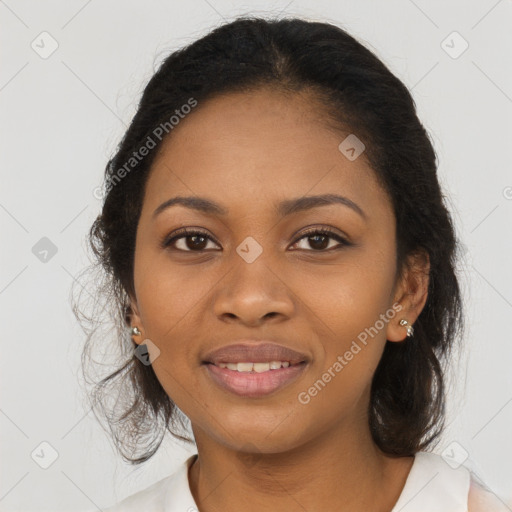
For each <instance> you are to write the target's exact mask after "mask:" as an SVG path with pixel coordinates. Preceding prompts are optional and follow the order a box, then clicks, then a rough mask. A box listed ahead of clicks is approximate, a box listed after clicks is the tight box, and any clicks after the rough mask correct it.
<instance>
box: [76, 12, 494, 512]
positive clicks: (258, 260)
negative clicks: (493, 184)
mask: <svg viewBox="0 0 512 512" xmlns="http://www.w3.org/2000/svg"><path fill="white" fill-rule="evenodd" d="M436 167H437V164H436V156H435V153H434V150H433V147H432V144H431V142H430V140H429V138H428V135H427V133H426V131H425V129H424V127H423V126H422V124H421V123H420V121H419V120H418V118H417V115H416V112H415V105H414V102H413V99H412V98H411V95H410V93H409V92H408V90H407V88H406V87H405V86H404V85H403V84H402V83H401V82H400V81H399V80H398V79H397V78H396V77H395V76H394V75H393V74H392V73H391V72H390V71H389V70H388V69H387V68H386V67H385V65H384V64H383V63H382V62H381V61H380V60H379V59H378V58H377V57H376V56H375V55H374V54H373V53H372V52H370V51H369V50H368V49H366V48H365V47H364V46H362V45H361V44H360V43H359V42H357V41H356V40H355V39H354V38H353V37H351V36H350V35H349V34H347V33H346V32H345V31H344V30H342V29H340V28H338V27H336V26H333V25H331V24H327V23H317V22H307V21H304V20H300V19H284V20H264V19H257V18H239V19H237V20H236V21H234V22H232V23H228V24H225V25H223V26H221V27H219V28H217V29H215V30H213V31H212V32H211V33H209V34H208V35H206V36H205V37H203V38H201V39H200V40H198V41H196V42H194V43H193V44H191V45H189V46H188V47H186V48H184V49H182V50H179V51H177V52H175V53H173V54H171V55H170V56H169V57H168V58H167V59H166V60H165V61H164V62H163V64H162V65H161V66H160V68H159V69H158V71H157V72H156V73H155V75H154V76H153V77H152V78H151V80H150V81H149V83H148V85H147V87H146V88H145V91H144V94H143V96H142V99H141V101H140V104H139V107H138V111H137V113H136V115H135V117H134V119H133V121H132V123H131V125H130V127H129V128H128V130H127V132H126V134H125V136H124V138H123V140H122V142H121V144H120V145H119V148H118V150H117V153H116V154H115V156H114V157H113V158H112V159H111V160H110V161H109V163H108V165H107V168H106V182H105V187H104V194H105V198H104V204H103V209H102V212H101V215H100V216H99V217H98V218H97V219H96V221H95V223H94V225H93V227H92V229H91V233H90V236H91V245H92V247H93V249H94V252H95V254H96V256H97V257H98V261H99V262H100V264H101V265H102V268H103V269H104V271H105V276H106V281H105V284H106V287H107V288H106V290H105V289H104V290H103V292H102V293H104V295H103V296H104V297H108V298H109V300H112V298H113V299H114V300H115V306H116V307H117V312H118V317H117V318H118V322H119V325H120V327H121V328H122V330H120V343H121V347H122V350H123V353H124V355H125V356H126V357H127V362H125V364H124V365H123V366H122V367H121V368H119V369H118V370H117V371H116V372H115V373H113V374H111V375H109V376H107V377H106V378H105V379H104V380H103V381H102V382H100V384H99V386H98V387H97V389H96V393H95V400H96V399H98V403H99V404H100V405H103V410H104V413H105V414H106V416H107V418H108V421H109V426H110V428H111V431H112V432H113V434H114V439H115V441H116V443H117V445H118V448H119V450H120V452H121V454H122V455H123V457H124V458H125V459H126V460H128V461H130V462H133V463H135V464H138V463H141V462H144V461H145V460H147V459H149V458H150V457H151V456H152V455H153V454H154V453H155V452H156V450H157V449H158V447H159V445H160V443H161V441H162V436H163V435H164V433H165V430H166V429H168V430H169V431H170V432H171V433H173V435H175V437H177V438H179V439H185V440H188V441H189V442H191V443H194V442H195V444H196V446H197V454H195V455H193V456H191V457H190V458H189V459H188V460H187V461H185V462H184V463H183V464H182V466H181V467H180V469H179V470H178V471H177V472H176V473H175V474H173V475H170V476H169V477H167V478H165V479H163V480H161V481H160V482H157V483H156V484H154V485H153V486H151V487H149V488H148V489H146V490H144V491H141V492H139V493H136V494H134V495H132V496H130V497H129V498H127V499H126V500H124V501H123V502H121V503H118V504H117V505H115V506H114V507H112V508H109V509H108V510H109V511H111V512H114V511H115V512H118V511H128V510H152V511H157V510H158V511H164V510H165V511H167V512H170V511H177V510H180V511H185V510H197V509H198V510H200V511H201V512H210V511H217V510H222V511H223V512H230V511H234V510H238V509H239V508H240V506H243V509H244V510H246V511H253V510H254V511H256V510H258V511H260V510H286V511H295V510H297V511H299V510H300V511H304V510H307V511H316V510H337V511H341V510H350V511H351V512H358V511H363V510H364V511H368V510H371V511H375V512H377V511H379V512H389V511H393V512H398V511H401V512H412V511H415V512H434V511H436V512H441V511H450V512H455V511H459V510H460V511H463V510H464V511H465V510H468V507H469V510H470V511H472V512H475V511H480V510H491V508H489V507H490V506H491V505H492V506H493V507H494V508H492V510H499V505H500V502H499V500H497V499H495V501H494V502H493V503H494V504H491V501H487V505H484V501H483V500H484V499H488V500H490V498H492V497H493V495H492V494H491V493H490V492H486V491H484V489H483V488H482V487H480V486H478V485H477V483H476V479H475V478H474V476H473V475H472V474H471V473H470V471H469V470H468V469H467V468H466V467H464V466H463V465H461V464H460V463H457V461H456V460H455V462H454V460H449V457H448V459H447V458H446V457H441V456H439V455H435V454H433V453H431V452H429V451H428V450H429V448H431V447H432V446H433V445H434V443H435V441H436V440H438V438H439V436H440V434H441V432H442V430H443V420H444V403H445V389H444V378H443V375H444V371H445V368H446V362H447V361H448V356H449V355H450V351H451V348H452V347H453V345H454V343H455V340H456V338H457V335H458V334H459V333H460V331H461V329H462V327H463V321H462V311H461V309H462V308H461V297H460V290H459V284H458V281H457V277H456V275H455V264H456V256H457V249H458V241H457V239H456V236H455V233H454V227H453V224H452V221H451V218H450V214H449V212H448V211H447V209H446V207H445V204H444V202H443V195H442V192H441V189H440V186H439V182H438V179H437V175H436ZM108 292H111V293H108ZM122 322H124V324H122ZM91 338H92V334H91ZM130 338H131V340H130ZM88 348H90V347H88ZM86 354H87V351H86V352H85V353H84V357H85V358H86V359H87V357H88V356H87V355H86ZM109 386H110V387H109ZM112 387H113V388H114V391H115V392H116V393H117V394H120V398H121V400H120V401H116V406H115V408H114V409H113V410H110V409H108V407H107V406H106V402H107V397H110V396H112V395H113V393H114V391H112ZM116 390H117V391H116ZM119 404H122V405H124V409H123V408H121V409H120V408H119V407H120V406H119ZM181 412H183V413H184V415H185V417H186V418H185V417H184V416H183V415H182V414H181ZM185 419H188V420H190V425H191V429H192V432H193V437H194V439H190V438H187V437H186V436H184V435H182V433H181V430H180V427H183V425H184V420H185ZM461 448H462V447H460V445H459V449H461ZM457 456H458V455H457V453H455V455H454V458H455V459H457Z"/></svg>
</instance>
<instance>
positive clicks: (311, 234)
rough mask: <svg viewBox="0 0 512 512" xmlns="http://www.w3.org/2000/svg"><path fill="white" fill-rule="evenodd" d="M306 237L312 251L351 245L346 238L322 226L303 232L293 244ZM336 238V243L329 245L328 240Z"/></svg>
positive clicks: (323, 250) (325, 250)
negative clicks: (332, 245)
mask: <svg viewBox="0 0 512 512" xmlns="http://www.w3.org/2000/svg"><path fill="white" fill-rule="evenodd" d="M303 239H306V240H307V243H308V244H309V246H310V247H312V249H306V250H312V251H313V252H315V251H316V252H327V250H336V249H340V248H341V247H343V246H348V245H351V244H350V243H349V242H347V240H345V239H344V238H343V237H341V236H340V235H338V234H337V233H335V232H334V231H332V230H330V229H327V228H323V229H318V228H316V229H313V230H310V231H308V232H306V233H305V234H303V235H302V236H301V237H300V238H299V239H298V240H297V241H296V242H295V243H294V244H293V245H296V244H297V243H298V242H299V241H301V240H303ZM333 240H336V241H337V242H338V245H337V246H336V245H335V246H334V248H333V247H329V243H330V241H333Z"/></svg>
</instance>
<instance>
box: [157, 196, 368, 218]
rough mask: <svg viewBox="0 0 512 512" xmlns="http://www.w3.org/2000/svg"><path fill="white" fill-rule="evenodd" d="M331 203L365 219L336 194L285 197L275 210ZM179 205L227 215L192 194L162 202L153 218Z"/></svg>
mask: <svg viewBox="0 0 512 512" xmlns="http://www.w3.org/2000/svg"><path fill="white" fill-rule="evenodd" d="M332 204H341V205H344V206H347V207H348V208H351V209H352V210H353V211H355V212H356V213H358V214H359V215H360V216H361V217H362V218H363V219H365V220H367V218H368V217H367V215H366V213H365V212H364V211H363V209H362V208H361V207H360V206H359V205H358V204H356V203H354V201H352V200H351V199H349V198H348V197H344V196H340V195H337V194H322V195H317V196H303V197H298V198H295V199H286V200H284V201H281V202H280V203H279V204H278V205H277V207H276V212H277V214H278V215H279V216H280V217H286V216H288V215H292V214H294V213H297V212H302V211H305V210H310V209H312V208H316V207H318V206H327V205H332ZM176 205H181V206H184V207H185V208H190V209H193V210H197V211H200V212H202V213H206V214H209V215H220V216H226V215H228V213H229V212H228V210H226V209H225V208H224V207H222V206H221V205H220V204H218V203H216V202H214V201H212V200H210V199H207V198H205V197H194V196H177V197H173V198H171V199H168V200H167V201H165V202H163V203H162V204H161V205H160V206H158V207H157V208H156V209H155V211H154V212H153V218H155V217H156V216H157V215H158V214H160V213H161V212H163V211H164V210H166V209H167V208H170V207H171V206H176Z"/></svg>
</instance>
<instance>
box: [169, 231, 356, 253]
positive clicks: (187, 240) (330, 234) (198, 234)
mask: <svg viewBox="0 0 512 512" xmlns="http://www.w3.org/2000/svg"><path fill="white" fill-rule="evenodd" d="M303 239H307V240H308V243H309V244H310V246H312V247H313V249H306V250H309V251H310V252H326V251H327V250H337V249H340V248H341V247H343V246H350V245H352V244H351V243H350V242H348V241H347V240H345V239H344V238H343V237H342V236H340V235H339V234H338V233H336V232H335V231H333V230H332V229H330V228H322V229H320V228H311V229H309V230H307V231H306V232H304V233H303V234H302V236H301V237H300V238H298V239H297V240H296V241H295V242H294V243H293V245H297V244H298V243H299V242H300V241H301V240H303ZM329 239H330V240H336V241H337V242H338V246H335V247H334V248H333V247H329V242H328V241H329ZM208 241H212V242H214V243H215V244H217V245H218V243H217V242H216V241H215V240H213V239H212V238H211V237H210V236H209V235H208V234H207V233H206V232H205V231H202V230H198V229H191V228H182V229H179V230H178V231H175V232H174V233H173V234H172V236H170V237H165V238H164V239H163V241H162V243H161V246H162V248H167V247H172V248H173V249H175V250H177V251H182V252H202V251H205V250H207V244H208ZM326 241H327V245H326ZM177 242H182V243H181V247H179V246H178V244H177ZM292 247H293V246H292Z"/></svg>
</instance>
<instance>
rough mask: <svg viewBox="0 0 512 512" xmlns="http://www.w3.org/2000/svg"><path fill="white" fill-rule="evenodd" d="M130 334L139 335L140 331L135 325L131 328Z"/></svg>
mask: <svg viewBox="0 0 512 512" xmlns="http://www.w3.org/2000/svg"><path fill="white" fill-rule="evenodd" d="M131 334H132V335H133V336H140V335H141V334H142V333H141V332H140V331H139V328H138V327H137V326H135V327H132V328H131Z"/></svg>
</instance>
